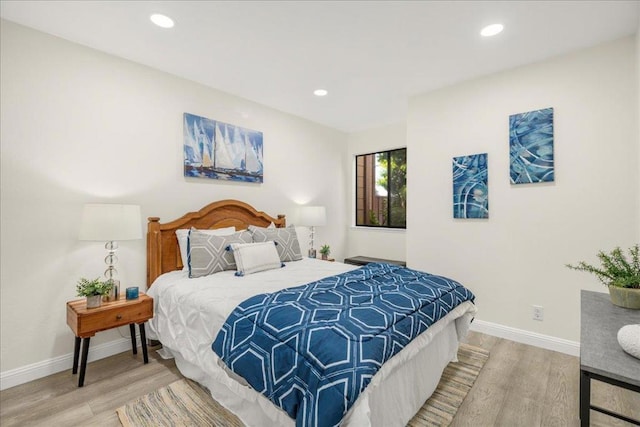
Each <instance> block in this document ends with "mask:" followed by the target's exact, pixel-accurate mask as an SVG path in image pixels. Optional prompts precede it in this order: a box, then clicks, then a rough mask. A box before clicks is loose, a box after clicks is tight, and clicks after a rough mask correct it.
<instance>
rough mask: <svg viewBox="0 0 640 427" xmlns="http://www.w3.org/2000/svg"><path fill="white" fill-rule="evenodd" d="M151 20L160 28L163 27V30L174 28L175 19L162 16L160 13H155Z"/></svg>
mask: <svg viewBox="0 0 640 427" xmlns="http://www.w3.org/2000/svg"><path fill="white" fill-rule="evenodd" d="M149 19H151V22H153V23H154V24H156V25H157V26H158V27H162V28H171V27H173V19H171V18H169V17H168V16H165V15H161V14H159V13H154V14H153V15H151V17H150V18H149Z"/></svg>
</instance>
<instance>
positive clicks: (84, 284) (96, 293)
mask: <svg viewBox="0 0 640 427" xmlns="http://www.w3.org/2000/svg"><path fill="white" fill-rule="evenodd" d="M112 287H113V283H111V282H109V281H106V282H103V281H102V280H100V278H99V277H96V278H95V279H93V280H88V279H85V278H84V277H82V278H80V280H79V281H78V283H77V284H76V292H77V294H78V296H79V297H87V308H97V307H100V304H101V302H102V296H103V295H107V294H108V293H109V291H110V290H111V288H112Z"/></svg>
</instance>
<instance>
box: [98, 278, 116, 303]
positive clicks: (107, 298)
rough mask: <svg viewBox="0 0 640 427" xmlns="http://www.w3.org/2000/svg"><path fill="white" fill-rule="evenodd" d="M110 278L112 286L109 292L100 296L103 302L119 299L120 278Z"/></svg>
mask: <svg viewBox="0 0 640 427" xmlns="http://www.w3.org/2000/svg"><path fill="white" fill-rule="evenodd" d="M110 280H111V282H112V283H113V286H112V287H111V290H110V291H109V293H108V294H107V295H105V296H103V297H102V301H105V302H108V301H117V300H119V299H120V280H117V279H110Z"/></svg>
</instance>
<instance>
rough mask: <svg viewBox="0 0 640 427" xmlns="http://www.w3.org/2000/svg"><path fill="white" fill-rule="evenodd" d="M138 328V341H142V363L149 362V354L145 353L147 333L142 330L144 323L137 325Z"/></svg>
mask: <svg viewBox="0 0 640 427" xmlns="http://www.w3.org/2000/svg"><path fill="white" fill-rule="evenodd" d="M138 327H139V328H140V341H142V356H143V358H144V363H149V355H148V354H147V334H146V333H145V331H144V323H140V324H139V325H138Z"/></svg>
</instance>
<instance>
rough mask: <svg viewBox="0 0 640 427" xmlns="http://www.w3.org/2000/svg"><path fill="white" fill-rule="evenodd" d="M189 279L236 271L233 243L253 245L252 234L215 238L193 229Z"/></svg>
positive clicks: (242, 232) (190, 233)
mask: <svg viewBox="0 0 640 427" xmlns="http://www.w3.org/2000/svg"><path fill="white" fill-rule="evenodd" d="M188 243H189V244H188V246H189V249H188V253H189V255H188V257H187V258H188V260H189V261H188V263H189V277H191V278H194V277H202V276H208V275H209V274H213V273H217V272H219V271H224V270H235V269H236V262H235V260H234V258H233V252H231V250H230V249H231V248H230V246H231V244H232V243H251V233H249V232H247V231H241V232H239V233H234V234H232V235H230V236H214V235H211V234H207V233H204V232H202V231H200V230H196V229H193V230H191V231H190V232H189V240H188Z"/></svg>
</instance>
